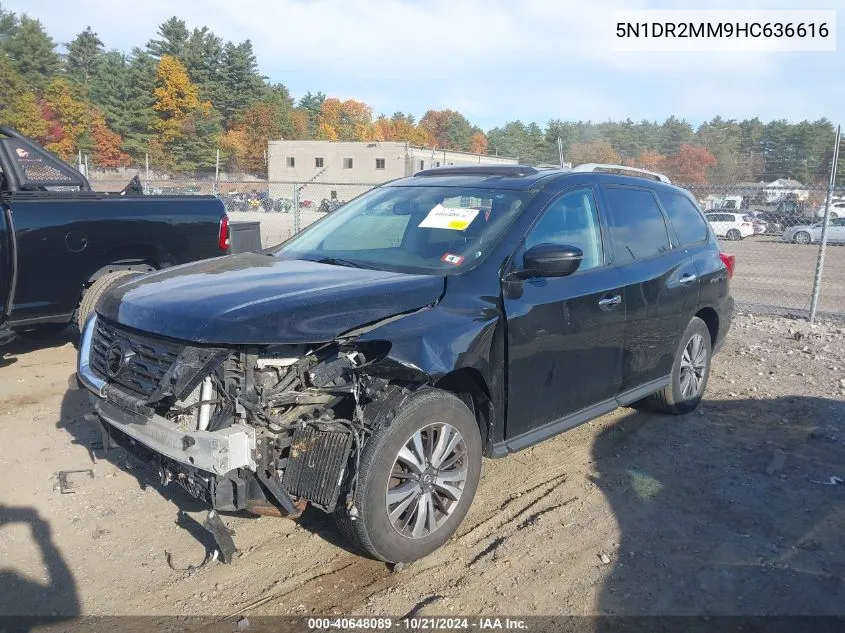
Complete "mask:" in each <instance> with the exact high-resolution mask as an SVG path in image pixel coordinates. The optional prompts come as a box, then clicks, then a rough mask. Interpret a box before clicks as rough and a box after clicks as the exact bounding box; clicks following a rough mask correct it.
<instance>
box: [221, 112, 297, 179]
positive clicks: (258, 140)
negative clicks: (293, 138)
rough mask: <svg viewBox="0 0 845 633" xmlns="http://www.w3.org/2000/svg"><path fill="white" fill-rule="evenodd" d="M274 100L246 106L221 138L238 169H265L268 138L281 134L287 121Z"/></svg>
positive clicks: (277, 136)
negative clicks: (273, 102)
mask: <svg viewBox="0 0 845 633" xmlns="http://www.w3.org/2000/svg"><path fill="white" fill-rule="evenodd" d="M283 114H284V113H283V112H281V111H280V110H279V109H278V108H277V107H275V106H274V105H273V104H272V103H266V102H261V101H259V102H257V103H254V104H252V105H251V106H250V107H249V108H247V109H246V110H245V111H244V112H243V113H242V114H241V115H239V117H238V118H237V120H236V121H235V122H234V124H233V125H232V127H231V128H230V129H229V130H228V131H227V132H226V133H225V134H224V135H223V137H222V138H221V140H220V145H221V149H223V150H224V151H226V152H228V153H229V154H230V156H231V158H232V164H233V166H234V167H235V169H237V170H239V171H247V172H250V173H253V174H263V173H265V172H266V165H265V164H264V152H265V151H266V150H267V142H268V141H270V140H273V139H279V138H281V137H282V135H283V132H284V129H285V127H286V125H287V121H286V120H285V118H284V115H283Z"/></svg>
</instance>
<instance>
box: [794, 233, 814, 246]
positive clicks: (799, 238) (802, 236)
mask: <svg viewBox="0 0 845 633" xmlns="http://www.w3.org/2000/svg"><path fill="white" fill-rule="evenodd" d="M793 239H794V240H795V243H796V244H809V243H810V234H809V233H807V232H806V231H798V232H797V233H796V234H795V237H794V238H793Z"/></svg>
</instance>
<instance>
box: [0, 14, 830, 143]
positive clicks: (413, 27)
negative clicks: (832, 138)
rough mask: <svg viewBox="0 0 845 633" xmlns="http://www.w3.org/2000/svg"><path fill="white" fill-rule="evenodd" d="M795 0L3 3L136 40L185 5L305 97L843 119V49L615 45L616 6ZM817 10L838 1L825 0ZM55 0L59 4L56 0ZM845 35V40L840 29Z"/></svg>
mask: <svg viewBox="0 0 845 633" xmlns="http://www.w3.org/2000/svg"><path fill="white" fill-rule="evenodd" d="M798 2H799V0H793V2H787V1H784V0H781V1H776V0H775V1H773V0H768V1H766V2H763V1H762V0H756V1H747V2H743V1H742V0H734V1H732V2H727V1H720V0H696V1H695V2H692V1H689V2H669V1H668V0H666V1H664V2H656V1H649V0H632V1H627V2H626V1H625V0H615V1H614V0H595V1H591V2H584V1H583V0H580V1H570V2H563V1H558V2H554V0H523V1H522V2H512V1H508V0H487V1H483V0H461V1H455V0H392V1H390V2H373V1H372V0H345V1H344V0H254V1H252V2H233V1H232V0H183V1H182V2H180V3H178V4H174V3H172V2H167V1H164V0H148V2H146V3H145V4H144V5H143V6H138V5H137V4H136V3H131V2H127V1H126V0H77V2H75V3H72V4H67V3H61V4H59V3H56V2H54V1H50V0H13V1H10V0H7V1H6V2H5V3H4V4H5V5H6V8H8V9H11V10H15V11H27V12H28V13H30V14H31V15H34V16H36V17H39V18H41V20H42V21H43V22H44V23H45V25H46V26H47V28H48V30H49V31H50V32H51V34H53V35H54V37H55V38H56V39H57V40H59V41H62V42H66V41H69V40H70V39H71V38H72V37H73V36H74V34H75V33H77V32H79V31H80V30H82V29H83V28H84V27H85V26H87V25H89V24H90V25H91V26H92V28H94V30H96V31H97V32H98V33H99V34H100V37H101V39H103V41H104V42H105V43H106V45H107V46H108V47H114V48H120V49H123V50H128V49H130V48H131V47H132V46H143V44H144V43H145V42H146V41H147V40H148V39H151V38H152V37H154V33H155V29H156V26H157V25H158V24H159V23H161V22H162V21H164V20H165V19H167V18H168V17H170V16H171V15H173V14H174V13H177V14H178V15H179V16H180V17H182V18H184V19H185V20H186V21H187V23H188V25H189V26H190V27H194V26H202V25H205V26H208V27H210V28H211V29H212V30H213V31H215V32H216V33H217V34H218V35H220V36H221V37H223V38H225V39H231V40H235V41H240V40H243V39H247V38H249V39H251V40H252V42H253V45H254V47H255V50H256V54H257V57H258V60H259V64H260V66H261V71H262V72H263V73H264V74H266V75H268V76H269V77H270V78H271V79H272V80H273V81H280V82H282V83H285V84H286V85H288V87H289V88H290V89H291V90H292V91H293V92H294V94H296V95H301V94H302V93H304V92H305V91H306V90H312V91H315V90H323V91H325V92H327V93H329V94H334V95H338V96H343V97H354V98H357V99H360V100H363V101H366V102H368V103H370V104H371V105H372V106H373V108H374V110H375V111H376V112H377V113H378V112H385V113H388V114H389V113H392V112H393V111H395V110H403V111H410V112H412V113H414V114H415V115H417V116H420V115H421V114H422V113H423V112H424V110H425V109H427V108H428V107H436V108H441V107H452V108H455V109H458V110H460V111H462V112H463V113H464V114H466V115H467V116H468V117H469V118H470V120H472V121H473V122H477V123H478V124H480V125H482V126H483V127H492V126H494V125H497V124H501V123H504V122H505V121H507V120H513V119H517V118H520V119H523V120H536V121H538V122H539V123H541V124H544V123H545V122H546V120H548V119H550V118H563V119H573V118H574V119H588V118H589V119H594V120H604V119H607V118H625V117H628V116H630V117H631V118H634V119H640V118H658V119H659V118H663V117H665V116H668V115H669V114H675V115H676V116H679V117H686V118H689V119H693V120H696V119H698V120H700V119H704V118H709V117H711V116H713V115H715V114H722V115H724V116H729V117H746V116H760V117H761V118H764V119H768V118H781V117H783V118H790V119H801V118H805V117H808V118H818V117H821V116H828V117H830V118H835V117H837V116H842V114H843V110H842V108H841V103H843V102H844V101H845V99H843V97H844V96H845V95H843V88H842V87H841V83H840V82H837V81H834V80H832V79H828V78H829V77H836V76H839V75H841V74H842V72H843V70H845V61H843V56H842V55H838V54H836V53H817V54H807V53H805V54H801V53H769V54H761V53H758V54H749V53H744V54H713V53H687V54H677V53H673V54H665V53H618V52H614V51H612V50H611V49H610V46H609V41H610V40H609V37H610V35H609V34H610V33H611V32H612V29H613V24H612V23H611V13H612V11H613V9H618V8H626V9H637V8H642V9H646V8H696V9H700V8H724V9H736V8H799V7H800V5H799V4H798ZM821 4H822V5H827V6H814V7H813V8H835V7H836V4H837V2H836V0H827V2H822V3H821ZM57 5H58V6H57ZM840 41H845V39H841V38H840Z"/></svg>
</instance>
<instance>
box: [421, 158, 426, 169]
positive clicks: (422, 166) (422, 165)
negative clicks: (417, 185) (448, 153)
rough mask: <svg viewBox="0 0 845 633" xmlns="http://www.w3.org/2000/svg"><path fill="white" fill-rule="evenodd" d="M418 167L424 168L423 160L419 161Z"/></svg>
mask: <svg viewBox="0 0 845 633" xmlns="http://www.w3.org/2000/svg"><path fill="white" fill-rule="evenodd" d="M420 169H425V161H424V160H421V161H420Z"/></svg>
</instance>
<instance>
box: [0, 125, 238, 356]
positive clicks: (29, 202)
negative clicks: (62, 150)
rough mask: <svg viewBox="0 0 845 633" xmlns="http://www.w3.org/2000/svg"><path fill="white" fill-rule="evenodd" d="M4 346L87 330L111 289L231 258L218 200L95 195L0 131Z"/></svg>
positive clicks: (71, 172) (68, 171)
mask: <svg viewBox="0 0 845 633" xmlns="http://www.w3.org/2000/svg"><path fill="white" fill-rule="evenodd" d="M0 169H2V173H0V199H2V206H0V326H3V325H4V324H5V327H4V328H3V332H0V341H7V340H8V339H9V331H10V330H13V331H15V332H17V333H19V334H22V335H26V336H30V337H33V338H38V337H43V336H49V335H50V334H54V333H56V332H57V331H60V330H63V329H64V328H65V327H67V325H68V324H69V323H70V322H71V321H78V322H83V321H84V319H85V316H87V314H88V313H89V312H90V311H91V310H92V309H93V306H94V304H95V303H96V302H97V299H98V298H99V296H100V295H101V294H102V293H103V292H104V291H105V289H107V288H108V287H109V285H110V284H111V283H114V281H115V280H117V279H119V278H121V277H124V276H126V275H128V274H132V273H135V274H137V273H143V272H148V271H151V270H157V269H161V268H167V267H169V266H173V265H176V264H184V263H186V262H192V261H196V260H200V259H207V258H210V257H217V256H219V255H225V254H227V253H228V252H229V237H230V234H229V219H228V217H227V215H226V211H225V209H224V208H223V205H222V204H221V202H220V200H218V199H217V198H216V197H214V196H202V195H193V194H189V195H178V196H177V195H161V196H148V195H144V193H143V187H142V186H141V183H140V181H139V180H138V179H137V178H135V179H134V180H133V181H132V182H131V183H130V184H129V186H127V187H126V188H125V189H123V191H119V192H115V193H101V192H93V191H91V186H90V184H89V183H88V180H87V179H86V178H85V177H84V176H83V175H82V174H81V173H79V171H77V170H76V169H74V168H73V167H71V166H70V165H68V164H67V163H64V162H62V161H61V160H59V159H58V158H56V157H55V156H54V155H53V154H51V153H50V152H47V151H46V150H44V149H42V148H41V147H39V146H38V145H37V144H36V143H35V142H33V141H31V140H29V139H28V138H26V137H25V136H23V135H21V134H19V133H18V132H16V131H15V130H13V129H11V128H7V127H0Z"/></svg>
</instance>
